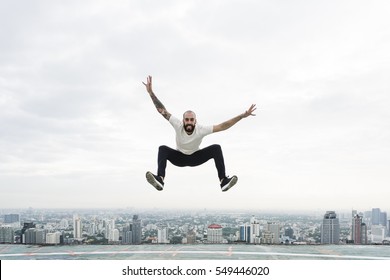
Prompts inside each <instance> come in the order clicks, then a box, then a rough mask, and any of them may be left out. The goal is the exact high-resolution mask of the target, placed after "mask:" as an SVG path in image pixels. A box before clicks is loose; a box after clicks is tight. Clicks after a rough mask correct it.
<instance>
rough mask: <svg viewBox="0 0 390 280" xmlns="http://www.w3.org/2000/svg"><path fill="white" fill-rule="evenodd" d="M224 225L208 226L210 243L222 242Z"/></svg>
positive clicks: (208, 240)
mask: <svg viewBox="0 0 390 280" xmlns="http://www.w3.org/2000/svg"><path fill="white" fill-rule="evenodd" d="M222 241H223V236H222V226H221V225H217V224H211V225H209V226H208V228H207V242H208V243H222Z"/></svg>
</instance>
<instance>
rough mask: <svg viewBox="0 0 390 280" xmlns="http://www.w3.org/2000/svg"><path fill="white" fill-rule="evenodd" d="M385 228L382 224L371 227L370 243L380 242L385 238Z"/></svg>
mask: <svg viewBox="0 0 390 280" xmlns="http://www.w3.org/2000/svg"><path fill="white" fill-rule="evenodd" d="M385 236H386V228H385V227H384V226H382V225H376V226H372V227H371V243H374V244H382V242H383V241H384V240H385Z"/></svg>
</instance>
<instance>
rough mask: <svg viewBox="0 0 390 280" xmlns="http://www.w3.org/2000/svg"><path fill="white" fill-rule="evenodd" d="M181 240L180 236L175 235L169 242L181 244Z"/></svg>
mask: <svg viewBox="0 0 390 280" xmlns="http://www.w3.org/2000/svg"><path fill="white" fill-rule="evenodd" d="M182 240H183V237H182V236H178V235H175V236H173V237H172V238H171V240H170V242H171V244H181V243H182Z"/></svg>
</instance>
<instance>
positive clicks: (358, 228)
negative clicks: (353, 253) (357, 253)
mask: <svg viewBox="0 0 390 280" xmlns="http://www.w3.org/2000/svg"><path fill="white" fill-rule="evenodd" d="M352 241H353V243H354V244H367V227H366V224H365V223H363V217H362V216H359V215H358V214H356V215H355V216H354V217H353V219H352Z"/></svg>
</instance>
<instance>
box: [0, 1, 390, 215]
mask: <svg viewBox="0 0 390 280" xmlns="http://www.w3.org/2000/svg"><path fill="white" fill-rule="evenodd" d="M3 2H4V3H2V8H1V11H0V15H1V16H0V24H1V26H2V27H3V28H1V30H0V35H1V38H2V41H1V42H2V43H1V44H0V127H1V130H0V193H1V195H0V207H2V208H24V207H33V208H40V207H41V208H66V207H72V208H115V207H118V208H126V207H135V208H153V207H155V208H158V209H170V208H175V209H179V210H181V209H185V208H192V207H193V208H200V209H203V208H206V209H259V210H264V211H298V212H299V211H310V210H311V209H317V211H320V212H322V211H327V210H334V211H338V210H339V209H345V210H348V209H371V208H373V207H380V208H381V209H383V210H386V211H389V207H390V206H389V205H390V204H389V198H390V188H389V185H390V175H389V172H388V170H387V169H388V166H390V129H389V123H390V111H389V110H388V108H389V107H390V96H389V94H388V92H390V84H389V82H388V77H389V74H390V69H389V65H390V53H389V52H388V49H389V45H390V31H389V30H388V28H387V26H389V24H390V18H389V17H388V14H389V10H390V3H389V2H388V1H376V2H375V3H376V4H375V5H372V4H371V3H368V2H367V1H353V3H351V2H350V1H326V2H318V1H315V2H307V1H294V2H270V1H253V0H246V1H244V2H239V1H221V0H216V1H207V2H206V1H178V0H173V1H169V2H168V3H167V2H165V1H138V0H134V1H120V2H96V1H83V2H79V1H67V2H66V3H63V2H62V1H50V3H47V1H27V0H24V1H23V0H21V1H3ZM148 75H152V76H153V88H154V91H155V93H156V96H157V97H158V98H159V99H160V100H161V101H162V103H163V104H164V105H165V106H166V108H167V109H168V110H169V112H170V113H172V114H173V115H175V116H177V117H180V116H181V115H182V113H183V112H184V111H186V110H188V109H191V110H193V111H195V112H196V113H197V119H198V122H199V123H202V124H204V125H213V124H218V123H221V122H223V121H226V120H228V119H230V118H232V117H235V116H237V115H239V114H241V113H243V112H244V111H245V110H246V109H248V107H249V105H250V104H253V103H255V104H257V108H258V109H257V110H256V116H255V117H251V118H247V119H243V120H241V121H240V122H239V123H237V124H236V125H235V126H234V127H232V128H230V129H229V130H228V131H224V132H221V133H216V134H213V135H210V136H207V137H206V138H205V139H204V141H203V143H202V146H201V147H206V146H208V145H211V144H215V143H217V144H220V145H221V146H222V149H223V153H224V158H225V162H226V169H227V170H226V171H227V175H229V176H232V175H237V176H238V183H237V185H236V186H234V188H232V189H231V190H229V191H228V192H226V193H222V192H221V190H220V187H219V180H218V178H217V174H216V170H215V166H214V163H213V162H212V161H209V162H207V163H206V164H204V165H202V166H199V167H196V168H178V167H175V166H172V165H171V164H169V163H168V167H167V176H166V179H165V188H164V190H163V191H162V192H157V191H156V190H155V189H153V188H152V187H151V186H150V185H149V184H148V183H147V182H146V179H145V173H146V171H151V172H155V171H156V169H157V150H158V147H159V146H160V145H168V146H170V147H173V148H174V147H175V139H174V130H173V129H172V127H171V126H170V125H169V123H168V122H167V121H166V120H165V119H163V118H162V117H161V116H160V115H159V114H158V113H157V112H156V109H155V107H154V105H153V103H152V102H151V100H150V98H149V96H148V94H147V92H146V90H145V86H144V85H143V84H142V82H145V81H146V77H147V76H148Z"/></svg>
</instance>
